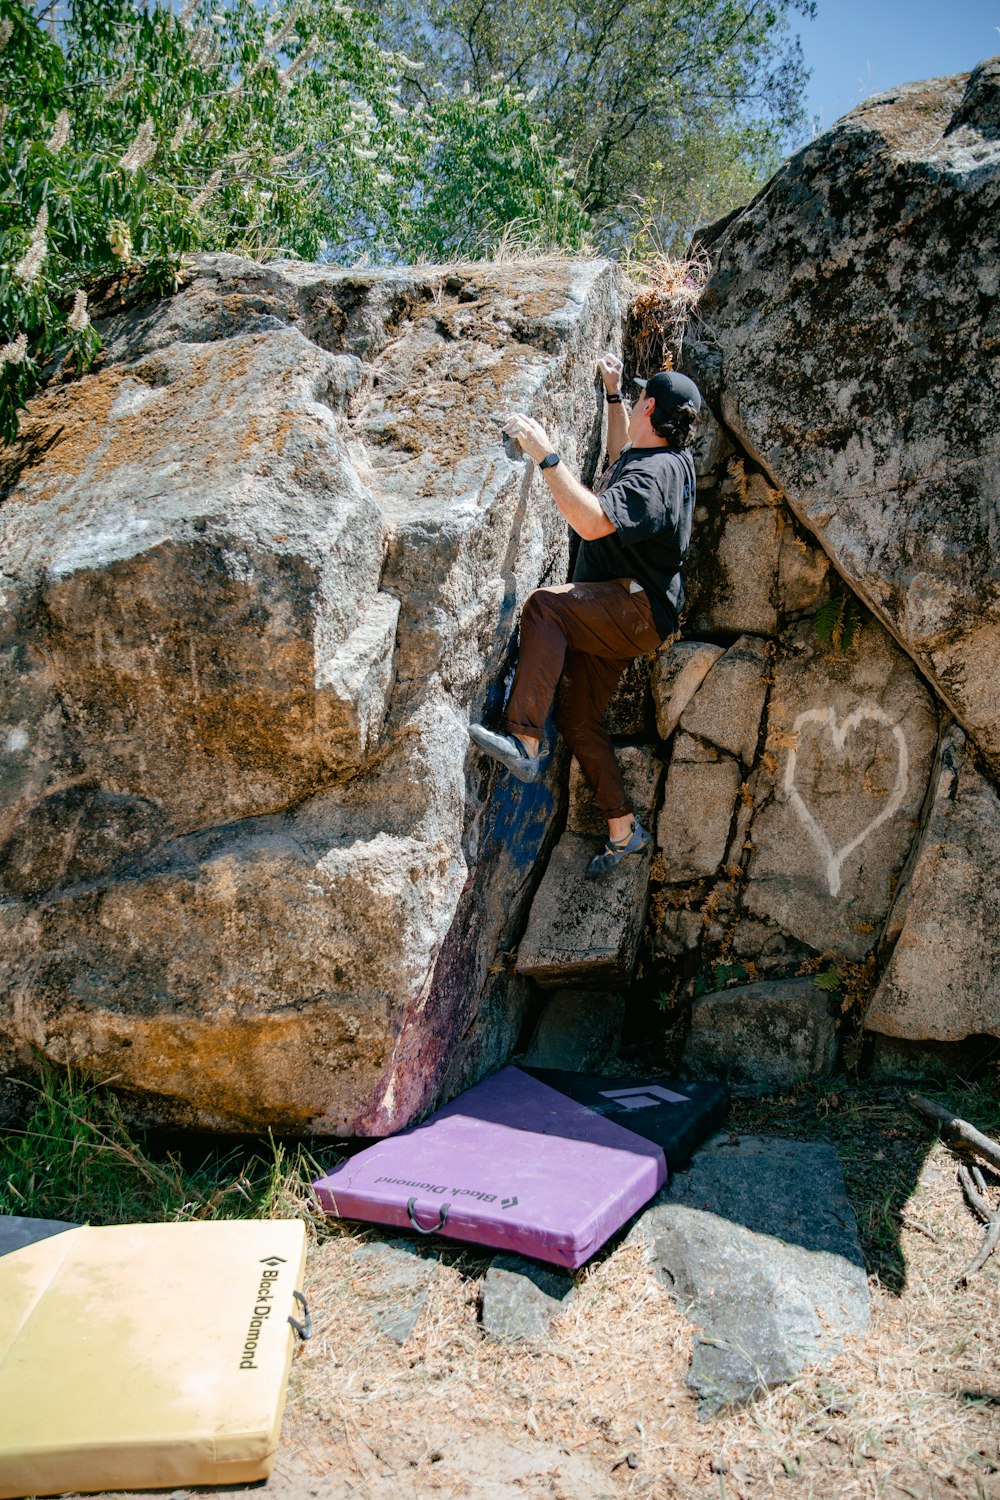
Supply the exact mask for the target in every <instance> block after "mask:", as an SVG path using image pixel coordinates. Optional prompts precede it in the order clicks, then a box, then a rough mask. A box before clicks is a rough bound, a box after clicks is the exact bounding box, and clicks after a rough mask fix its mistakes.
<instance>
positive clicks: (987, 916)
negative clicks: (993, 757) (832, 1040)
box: [865, 729, 1000, 1042]
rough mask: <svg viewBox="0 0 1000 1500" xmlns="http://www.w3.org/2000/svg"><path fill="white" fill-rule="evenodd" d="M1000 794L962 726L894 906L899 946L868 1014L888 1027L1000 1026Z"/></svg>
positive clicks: (924, 1032)
mask: <svg viewBox="0 0 1000 1500" xmlns="http://www.w3.org/2000/svg"><path fill="white" fill-rule="evenodd" d="M998 868H1000V799H998V797H997V793H996V791H995V789H994V788H993V787H992V786H991V785H990V783H989V782H988V781H987V780H986V778H985V777H984V776H983V774H982V772H981V771H980V770H978V769H977V767H976V765H975V762H974V759H973V756H972V754H971V752H970V748H969V746H968V744H967V742H966V738H965V736H964V735H963V734H962V732H961V730H958V729H953V730H952V731H951V733H950V734H949V735H948V736H947V738H946V739H945V742H944V745H943V747H942V752H941V760H940V765H939V773H938V780H937V787H936V794H935V797H934V802H933V805H932V807H931V812H930V816H929V818H928V820H927V824H926V827H925V828H924V831H923V835H922V837H921V841H920V846H919V849H918V850H917V855H916V859H915V862H914V865H913V869H912V872H911V874H910V877H909V880H908V881H907V883H906V884H905V886H904V888H903V889H902V890H901V892H900V895H899V899H898V900H897V902H896V905H895V907H894V910H893V916H892V929H893V934H892V935H893V936H896V934H898V936H896V943H895V947H894V948H893V951H892V957H891V958H890V960H889V964H888V967H887V968H886V971H885V973H884V974H883V976H882V979H881V982H880V983H879V985H878V988H877V989H876V991H875V994H874V996H873V998H872V1003H871V1006H870V1007H869V1009H868V1013H867V1015H866V1018H865V1019H866V1024H867V1025H868V1027H869V1029H870V1030H872V1031H875V1032H879V1033H881V1034H882V1035H887V1036H890V1037H899V1038H903V1039H905V1040H909V1041H912V1040H914V1039H933V1040H935V1041H943V1042H958V1041H961V1040H962V1039H963V1038H964V1037H966V1036H969V1035H976V1034H983V1033H992V1034H993V1035H994V1036H1000V884H998V881H997V870H998Z"/></svg>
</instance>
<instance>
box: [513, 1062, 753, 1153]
mask: <svg viewBox="0 0 1000 1500" xmlns="http://www.w3.org/2000/svg"><path fill="white" fill-rule="evenodd" d="M523 1071H524V1072H525V1073H531V1074H532V1076H533V1077H535V1078H537V1079H538V1080H539V1082H541V1083H547V1084H548V1086H549V1088H552V1089H558V1090H559V1092H560V1093H561V1094H568V1095H569V1097H570V1098H571V1099H575V1100H576V1101H577V1103H578V1104H585V1105H586V1106H587V1108H588V1109H592V1110H594V1112H595V1113H596V1114H599V1115H606V1116H607V1118H608V1119H609V1120H614V1121H615V1123H616V1124H618V1125H625V1126H626V1127H627V1128H628V1129H629V1130H631V1131H634V1132H635V1134H636V1135H641V1136H645V1138H646V1140H647V1141H655V1142H656V1144H657V1145H658V1146H662V1147H663V1151H664V1154H665V1155H666V1158H667V1165H668V1166H669V1167H670V1170H671V1172H674V1171H676V1170H677V1168H678V1167H681V1166H683V1165H684V1163H685V1162H686V1161H688V1160H690V1158H691V1156H692V1154H693V1153H694V1152H695V1151H696V1150H697V1148H698V1147H699V1146H700V1145H701V1143H702V1141H704V1140H706V1139H707V1138H708V1137H709V1136H710V1135H712V1134H714V1132H715V1131H716V1130H718V1129H719V1128H720V1126H721V1125H722V1124H723V1123H724V1121H725V1118H726V1113H727V1111H728V1109H729V1089H728V1087H727V1085H726V1084H724V1083H718V1082H708V1083H705V1082H700V1083H690V1082H688V1081H687V1080H686V1079H682V1078H658V1077H651V1076H650V1075H649V1074H646V1075H644V1076H643V1075H639V1076H637V1077H628V1076H626V1077H622V1076H621V1075H618V1076H616V1077H609V1076H607V1075H605V1074H596V1073H567V1072H563V1071H562V1070H561V1069H558V1068H525V1069H524V1070H523Z"/></svg>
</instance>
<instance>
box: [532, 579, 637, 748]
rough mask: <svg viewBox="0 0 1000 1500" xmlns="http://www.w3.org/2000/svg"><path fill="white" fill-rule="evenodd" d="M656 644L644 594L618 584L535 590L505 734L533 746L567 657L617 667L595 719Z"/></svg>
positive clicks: (572, 584)
mask: <svg viewBox="0 0 1000 1500" xmlns="http://www.w3.org/2000/svg"><path fill="white" fill-rule="evenodd" d="M659 643H660V638H659V635H658V634H657V631H656V627H655V625H654V624H653V618H652V613H651V611H650V609H649V604H648V602H647V600H646V596H645V594H629V592H628V588H627V587H626V586H623V584H621V583H616V582H610V583H561V584H554V585H552V586H551V587H549V588H541V589H535V591H534V593H533V594H529V596H528V598H527V599H526V601H525V605H524V609H523V611H522V614H521V643H520V652H519V656H518V664H517V671H516V673H515V674H514V685H513V687H512V688H511V692H510V698H509V700H508V703H507V730H508V732H509V733H510V734H515V735H517V736H518V738H519V739H522V740H525V741H527V742H530V743H531V744H532V745H534V746H537V744H538V742H539V740H540V739H541V737H542V733H543V730H544V727H545V721H546V719H547V718H548V715H549V710H550V708H551V707H552V700H553V698H554V697H555V693H556V687H557V686H558V684H559V679H560V678H561V676H562V674H563V668H564V666H565V663H566V657H567V653H568V652H571V651H573V652H582V653H585V654H586V655H587V656H593V657H596V658H598V659H599V660H601V661H617V662H618V663H619V665H618V668H617V676H615V677H614V679H613V681H612V682H611V686H610V688H609V689H608V694H607V698H605V700H604V703H603V704H602V705H601V708H600V709H599V710H598V713H597V718H598V720H599V719H600V715H601V713H603V711H604V708H605V707H606V706H607V702H608V699H609V698H610V696H611V693H612V692H614V687H615V684H616V683H617V681H618V678H619V677H620V676H621V674H622V672H623V671H624V669H625V667H626V666H627V664H628V663H629V662H630V661H631V660H633V658H634V657H636V656H644V655H645V653H646V652H647V651H653V650H655V649H656V647H657V646H658V645H659ZM599 675H602V674H599ZM598 690H599V689H598Z"/></svg>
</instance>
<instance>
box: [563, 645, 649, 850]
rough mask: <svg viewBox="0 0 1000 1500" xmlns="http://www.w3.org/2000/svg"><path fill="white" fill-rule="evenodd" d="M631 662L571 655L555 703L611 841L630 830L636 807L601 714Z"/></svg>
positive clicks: (564, 736)
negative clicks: (604, 820)
mask: <svg viewBox="0 0 1000 1500" xmlns="http://www.w3.org/2000/svg"><path fill="white" fill-rule="evenodd" d="M632 659H633V658H632V657H630V656H626V657H616V656H591V655H589V654H588V653H587V652H585V651H570V652H568V653H567V656H566V664H565V666H564V668H563V675H562V679H561V681H560V683H559V693H558V696H557V698H556V724H557V725H558V728H559V733H560V734H561V735H562V737H563V739H564V740H565V741H566V743H567V745H568V746H569V748H570V749H571V750H572V752H573V754H574V755H575V756H576V758H577V760H578V761H579V763H580V770H581V771H582V772H583V774H584V776H585V777H586V778H587V782H588V784H589V785H590V787H591V789H592V790H593V793H594V802H595V804H596V806H597V809H598V811H599V812H600V813H601V814H602V815H603V816H604V817H605V818H607V820H608V831H609V833H610V834H611V837H612V838H615V837H621V836H622V835H623V834H627V833H628V832H629V831H630V827H631V818H632V808H631V806H630V804H629V800H628V797H627V796H626V794H625V783H624V782H623V781H622V773H621V771H620V769H619V767H618V762H617V760H616V759H615V752H614V750H613V749H612V747H611V740H610V738H609V737H608V732H607V730H606V729H605V727H604V723H603V714H604V710H605V709H606V708H607V706H608V704H609V703H610V702H611V698H612V695H613V693H614V691H615V688H616V687H617V686H618V683H619V682H620V680H621V676H622V673H623V672H624V670H625V668H626V667H627V666H628V664H629V662H630V661H631V660H632Z"/></svg>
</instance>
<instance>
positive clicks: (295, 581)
mask: <svg viewBox="0 0 1000 1500" xmlns="http://www.w3.org/2000/svg"><path fill="white" fill-rule="evenodd" d="M620 321H621V319H620V309H619V302H618V289H617V281H616V275H615V272H614V270H613V268H612V267H610V266H608V265H607V264H606V263H603V262H598V261H592V262H585V263H571V262H566V261H553V262H551V263H547V262H532V263H530V264H528V265H524V266H518V267H517V268H516V269H515V268H504V267H492V268H486V267H483V268H478V269H477V270H476V271H475V272H469V271H468V270H467V269H466V270H465V271H463V272H462V273H461V274H458V273H453V272H451V271H450V270H448V269H447V268H445V269H434V268H428V269H426V270H417V271H392V272H367V273H348V272H343V271H340V270H338V269H336V268H331V267H318V266H313V265H304V264H301V263H277V264H272V265H269V266H257V265H254V264H251V263H248V262H245V261H240V260H238V259H235V258H233V257H227V256H220V257H213V258H208V259H206V260H203V261H201V262H200V263H199V264H198V266H197V268H196V269H195V272H194V275H193V278H192V279H191V281H190V284H189V285H188V286H187V287H186V288H185V289H183V290H182V291H181V292H180V293H179V294H178V295H177V296H175V297H173V298H170V299H167V300H166V301H164V302H161V303H158V304H156V305H155V306H152V307H149V308H145V309H142V310H140V311H136V312H123V313H122V314H121V315H118V316H116V317H115V318H113V319H110V320H109V321H108V322H107V323H106V324H105V325H104V332H105V335H106V354H105V359H104V361H103V364H102V365H101V367H100V368H98V369H97V370H96V371H95V372H94V373H92V374H90V375H88V376H85V377H84V378H82V379H80V380H78V381H76V382H74V383H72V384H69V385H66V386H63V387H60V388H56V389H53V390H50V391H49V392H47V393H45V394H43V395H41V396H40V397H39V398H38V399H37V400H36V401H35V402H34V403H33V404H32V407H31V409H30V411H29V413H28V415H27V417H26V420H25V423H24V428H23V434H22V438H21V440H20V442H19V444H18V446H17V447H16V448H15V450H14V451H13V453H12V454H11V455H10V456H9V460H8V463H7V467H6V471H5V472H6V475H7V491H6V493H5V495H4V502H3V505H2V507H0V534H2V542H0V559H2V561H0V679H2V692H0V704H2V710H0V711H2V713H3V717H4V720H5V722H4V723H3V725H2V728H0V745H2V746H3V747H4V748H3V755H2V756H0V994H2V996H3V998H2V999H0V1070H4V1071H6V1070H10V1069H12V1068H17V1067H26V1066H29V1065H30V1058H31V1056H32V1055H33V1049H37V1050H38V1051H40V1052H41V1053H42V1054H43V1055H45V1056H48V1057H49V1058H51V1059H54V1060H56V1061H58V1062H66V1063H71V1064H74V1065H77V1066H81V1067H85V1068H88V1069H91V1070H94V1071H96V1072H97V1073H98V1074H100V1075H103V1076H106V1077H112V1078H114V1079H115V1080H116V1081H117V1084H118V1086H119V1087H120V1088H121V1089H122V1090H124V1091H125V1092H126V1093H128V1094H130V1095H132V1096H134V1103H133V1106H132V1107H133V1109H134V1112H135V1113H136V1114H137V1115H138V1116H139V1117H141V1118H143V1119H147V1120H150V1121H154V1122H165V1121H171V1122H176V1123H181V1124H196V1125H200V1126H206V1127H209V1128H223V1129H232V1128H246V1127H252V1128H261V1127H264V1126H268V1125H269V1126H272V1127H274V1128H276V1129H290V1130H296V1131H309V1130H316V1131H323V1132H338V1133H339V1132H352V1133H361V1134H365V1133H382V1132H385V1131H388V1130H392V1129H395V1128H397V1127H399V1126H401V1125H403V1124H405V1123H407V1122H408V1121H409V1120H410V1119H412V1118H413V1117H414V1116H415V1115H417V1114H419V1113H420V1112H421V1111H423V1110H426V1109H427V1108H428V1107H429V1106H430V1105H431V1104H433V1102H434V1100H435V1098H436V1095H437V1093H438V1091H439V1089H440V1088H441V1086H442V1080H443V1078H444V1075H445V1071H446V1069H447V1068H448V1066H449V1064H450V1065H451V1067H452V1068H453V1069H454V1068H455V1067H456V1066H457V1067H460V1071H461V1073H462V1078H463V1081H465V1082H469V1081H473V1078H474V1076H475V1075H476V1074H477V1073H479V1074H481V1073H482V1072H484V1071H488V1070H489V1069H490V1068H492V1067H494V1066H496V1065H498V1064H499V1063H501V1062H503V1061H505V1060H506V1056H507V1055H508V1054H509V1051H510V1048H511V1047H512V1045H513V1042H514V1040H515V1038H516V1035H517V1029H518V1026H519V1024H520V1021H521V1018H522V1015H523V1011H524V1004H525V1001H526V995H525V993H524V987H523V986H522V985H518V984H516V983H512V984H510V986H509V993H508V991H507V990H505V991H504V993H503V994H499V993H497V986H498V984H500V985H501V986H502V985H503V984H504V983H505V982H506V981H507V980H509V978H510V970H509V966H506V967H505V963H504V959H503V955H504V953H505V952H508V951H510V950H511V948H512V947H513V945H514V944H515V943H516V939H517V936H518V935H519V931H520V926H521V925H522V923H523V913H524V909H525V906H526V903H527V901H528V900H529V899H530V896H531V894H532V891H533V888H534V883H535V881H536V880H537V875H536V874H535V873H534V871H535V863H536V859H537V856H538V855H539V853H540V851H542V850H543V849H544V847H545V843H546V839H547V838H548V837H549V831H550V827H551V825H552V821H553V817H554V814H555V812H556V808H557V800H558V794H557V792H556V783H555V778H554V777H553V778H552V779H550V781H549V782H548V783H542V784H540V785H538V786H535V787H523V786H521V785H520V784H519V783H518V784H511V783H510V780H509V779H508V778H500V777H498V776H497V775H496V774H495V773H493V772H491V771H490V770H489V769H488V768H487V767H486V766H484V765H483V763H482V762H481V761H480V760H479V759H478V758H477V757H474V756H471V755H470V754H469V746H468V742H467V738H466V734H465V726H466V724H467V722H468V719H469V716H470V714H471V713H476V714H479V713H481V712H482V711H483V710H484V707H485V710H486V712H487V713H488V712H490V711H492V709H493V708H494V707H497V706H498V704H496V703H495V701H494V700H495V697H496V694H497V692H498V691H502V686H503V681H504V677H505V673H506V670H507V666H508V658H509V651H510V646H511V642H512V639H513V636H514V632H515V629H516V624H517V618H518V613H519V609H520V606H521V604H522V603H523V600H524V598H525V596H526V594H527V593H528V592H529V590H530V589H531V588H533V587H535V586H536V585H537V584H538V583H539V582H542V581H547V580H550V579H561V578H563V577H565V572H566V565H567V552H566V528H565V525H564V523H563V522H562V520H561V518H560V517H559V515H558V513H557V512H556V511H555V508H554V507H553V506H552V504H551V501H550V500H549V498H548V495H547V492H546V490H545V486H544V484H543V483H541V482H539V481H538V480H537V479H536V478H535V477H534V473H533V469H532V467H531V466H529V465H523V464H519V463H512V462H510V461H509V460H508V459H507V458H506V457H505V456H504V454H503V450H502V447H501V444H500V441H499V423H500V421H501V420H502V419H503V418H504V416H505V415H507V414H508V413H510V412H511V411H512V410H516V409H527V410H532V411H534V412H535V413H536V414H537V415H538V416H539V417H540V418H541V419H542V420H543V421H545V422H547V423H548V424H549V430H550V432H551V433H552V434H553V437H554V439H555V440H556V441H557V442H558V444H559V447H560V449H561V451H562V452H563V453H564V455H565V456H566V460H567V463H568V464H569V465H570V466H571V467H573V468H575V469H576V470H578V471H582V472H584V473H585V474H588V473H591V472H592V471H593V469H594V467H595V466H596V463H597V460H598V456H599V450H600V449H601V446H602V430H601V422H602V407H601V403H600V402H599V401H598V400H597V398H596V395H595V390H594V366H595V361H596V358H597V355H598V353H599V352H600V350H601V349H602V348H603V347H605V346H606V345H607V344H609V343H614V342H615V341H616V339H617V338H618V337H619V329H620ZM491 695H492V696H491ZM498 954H499V955H500V957H499V961H498ZM487 997H488V1003H487ZM505 1002H506V1003H505ZM459 1053H461V1054H462V1058H461V1062H460V1063H458V1062H456V1058H457V1056H458V1054H459Z"/></svg>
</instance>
